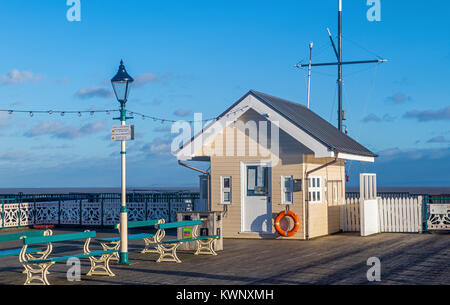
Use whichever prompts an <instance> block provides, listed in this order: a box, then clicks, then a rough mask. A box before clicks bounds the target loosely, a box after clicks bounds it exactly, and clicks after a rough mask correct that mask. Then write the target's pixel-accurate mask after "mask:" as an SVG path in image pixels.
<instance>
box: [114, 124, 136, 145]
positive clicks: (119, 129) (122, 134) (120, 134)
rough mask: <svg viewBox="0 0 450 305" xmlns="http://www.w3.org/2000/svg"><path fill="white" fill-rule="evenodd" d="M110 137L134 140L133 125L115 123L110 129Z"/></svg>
mask: <svg viewBox="0 0 450 305" xmlns="http://www.w3.org/2000/svg"><path fill="white" fill-rule="evenodd" d="M111 139H112V140H113V141H128V140H134V125H117V126H113V127H112V129H111Z"/></svg>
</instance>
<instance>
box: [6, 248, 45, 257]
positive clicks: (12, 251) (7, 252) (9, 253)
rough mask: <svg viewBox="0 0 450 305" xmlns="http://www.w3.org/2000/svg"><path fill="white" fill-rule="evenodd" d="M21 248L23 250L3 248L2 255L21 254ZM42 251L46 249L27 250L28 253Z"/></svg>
mask: <svg viewBox="0 0 450 305" xmlns="http://www.w3.org/2000/svg"><path fill="white" fill-rule="evenodd" d="M21 250H22V248H18V249H10V250H2V251H0V257H6V256H15V255H19V254H20V251H21ZM42 251H44V250H42V249H33V248H27V252H26V253H36V252H42Z"/></svg>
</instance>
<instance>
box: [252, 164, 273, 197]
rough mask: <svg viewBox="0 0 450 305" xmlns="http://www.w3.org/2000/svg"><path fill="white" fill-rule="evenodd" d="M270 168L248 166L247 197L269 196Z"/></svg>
mask: <svg viewBox="0 0 450 305" xmlns="http://www.w3.org/2000/svg"><path fill="white" fill-rule="evenodd" d="M268 170H269V168H268V167H263V166H247V196H267V194H268V185H269V182H268V181H267V179H268V177H269V175H268Z"/></svg>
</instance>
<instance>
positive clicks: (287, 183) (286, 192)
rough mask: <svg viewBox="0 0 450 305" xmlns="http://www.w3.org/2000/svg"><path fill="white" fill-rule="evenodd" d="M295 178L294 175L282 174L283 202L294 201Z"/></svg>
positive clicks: (290, 202)
mask: <svg viewBox="0 0 450 305" xmlns="http://www.w3.org/2000/svg"><path fill="white" fill-rule="evenodd" d="M293 194H294V178H293V177H292V176H281V204H292V203H294V198H293Z"/></svg>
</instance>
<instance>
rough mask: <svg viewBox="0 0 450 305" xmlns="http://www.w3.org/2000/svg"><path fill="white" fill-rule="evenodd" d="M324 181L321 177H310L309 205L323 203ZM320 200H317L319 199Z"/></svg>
mask: <svg viewBox="0 0 450 305" xmlns="http://www.w3.org/2000/svg"><path fill="white" fill-rule="evenodd" d="M317 181H319V183H318V184H319V186H317ZM322 182H323V179H322V177H321V176H311V177H308V202H309V203H322V201H323V192H322V187H323V183H322ZM317 195H319V196H317ZM318 197H319V198H320V200H317V198H318Z"/></svg>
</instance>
